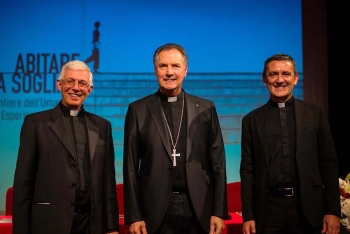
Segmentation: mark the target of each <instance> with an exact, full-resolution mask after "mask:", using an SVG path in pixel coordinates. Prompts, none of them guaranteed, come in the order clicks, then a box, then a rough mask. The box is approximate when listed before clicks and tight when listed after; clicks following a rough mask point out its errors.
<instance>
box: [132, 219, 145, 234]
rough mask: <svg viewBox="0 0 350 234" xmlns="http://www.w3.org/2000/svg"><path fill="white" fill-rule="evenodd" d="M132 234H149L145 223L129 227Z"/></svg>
mask: <svg viewBox="0 0 350 234" xmlns="http://www.w3.org/2000/svg"><path fill="white" fill-rule="evenodd" d="M129 233H130V234H147V230H146V223H145V221H139V222H135V223H132V224H131V225H130V227H129Z"/></svg>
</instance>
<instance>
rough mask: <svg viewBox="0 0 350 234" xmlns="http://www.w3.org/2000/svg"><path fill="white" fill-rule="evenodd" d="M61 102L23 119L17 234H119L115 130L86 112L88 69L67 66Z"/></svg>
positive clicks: (81, 64)
mask: <svg viewBox="0 0 350 234" xmlns="http://www.w3.org/2000/svg"><path fill="white" fill-rule="evenodd" d="M57 88H58V90H59V91H60V92H61V94H62V100H61V101H60V102H59V103H58V105H57V106H56V107H55V108H53V109H50V110H46V111H42V112H38V113H34V114H30V115H27V116H26V117H25V119H24V122H23V125H22V128H21V134H20V146H19V151H18V159H17V165H16V170H15V177H14V185H13V187H14V197H13V233H14V234H24V233H28V234H29V233H31V234H41V233H50V234H56V233H57V234H90V233H91V234H92V233H96V234H101V233H118V230H119V213H118V203H117V196H116V181H115V168H114V147H113V139H112V129H111V124H110V122H109V121H108V120H106V119H103V118H101V117H99V116H97V115H95V114H92V113H89V112H87V111H85V110H84V108H83V103H84V101H85V99H86V98H87V96H88V95H89V94H90V93H91V91H92V88H93V82H92V74H91V72H90V69H89V67H88V66H87V65H86V64H85V63H84V62H81V61H78V60H75V61H71V62H68V63H66V64H65V65H64V66H63V67H62V69H61V72H60V76H59V78H58V80H57Z"/></svg>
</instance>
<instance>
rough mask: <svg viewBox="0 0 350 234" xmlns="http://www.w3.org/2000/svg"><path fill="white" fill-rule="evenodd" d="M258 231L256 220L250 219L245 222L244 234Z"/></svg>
mask: <svg viewBox="0 0 350 234" xmlns="http://www.w3.org/2000/svg"><path fill="white" fill-rule="evenodd" d="M251 233H256V229H255V221H254V220H249V221H247V222H244V223H243V234H251Z"/></svg>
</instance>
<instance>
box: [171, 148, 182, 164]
mask: <svg viewBox="0 0 350 234" xmlns="http://www.w3.org/2000/svg"><path fill="white" fill-rule="evenodd" d="M171 156H172V157H173V166H174V167H176V157H180V153H178V154H177V153H176V149H173V153H172V154H171Z"/></svg>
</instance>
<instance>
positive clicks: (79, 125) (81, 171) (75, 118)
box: [60, 102, 90, 205]
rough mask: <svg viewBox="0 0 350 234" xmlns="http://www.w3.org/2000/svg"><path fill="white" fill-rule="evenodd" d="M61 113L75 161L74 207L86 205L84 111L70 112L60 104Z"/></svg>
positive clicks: (87, 178) (87, 170)
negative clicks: (76, 176) (76, 172)
mask: <svg viewBox="0 0 350 234" xmlns="http://www.w3.org/2000/svg"><path fill="white" fill-rule="evenodd" d="M60 107H61V110H62V112H63V114H64V115H63V116H64V122H65V125H66V128H67V130H68V131H69V132H70V134H69V136H67V137H70V138H71V141H72V143H73V145H74V146H75V152H76V155H75V157H76V158H75V160H76V164H77V168H78V178H77V181H76V182H77V183H76V184H73V185H76V189H77V190H76V199H75V204H76V205H85V204H88V201H89V198H90V186H89V184H90V161H89V147H88V146H89V141H88V136H87V129H86V122H85V118H84V109H81V110H79V111H78V112H77V111H71V110H70V109H69V108H68V107H66V106H64V105H63V104H62V102H60Z"/></svg>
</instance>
